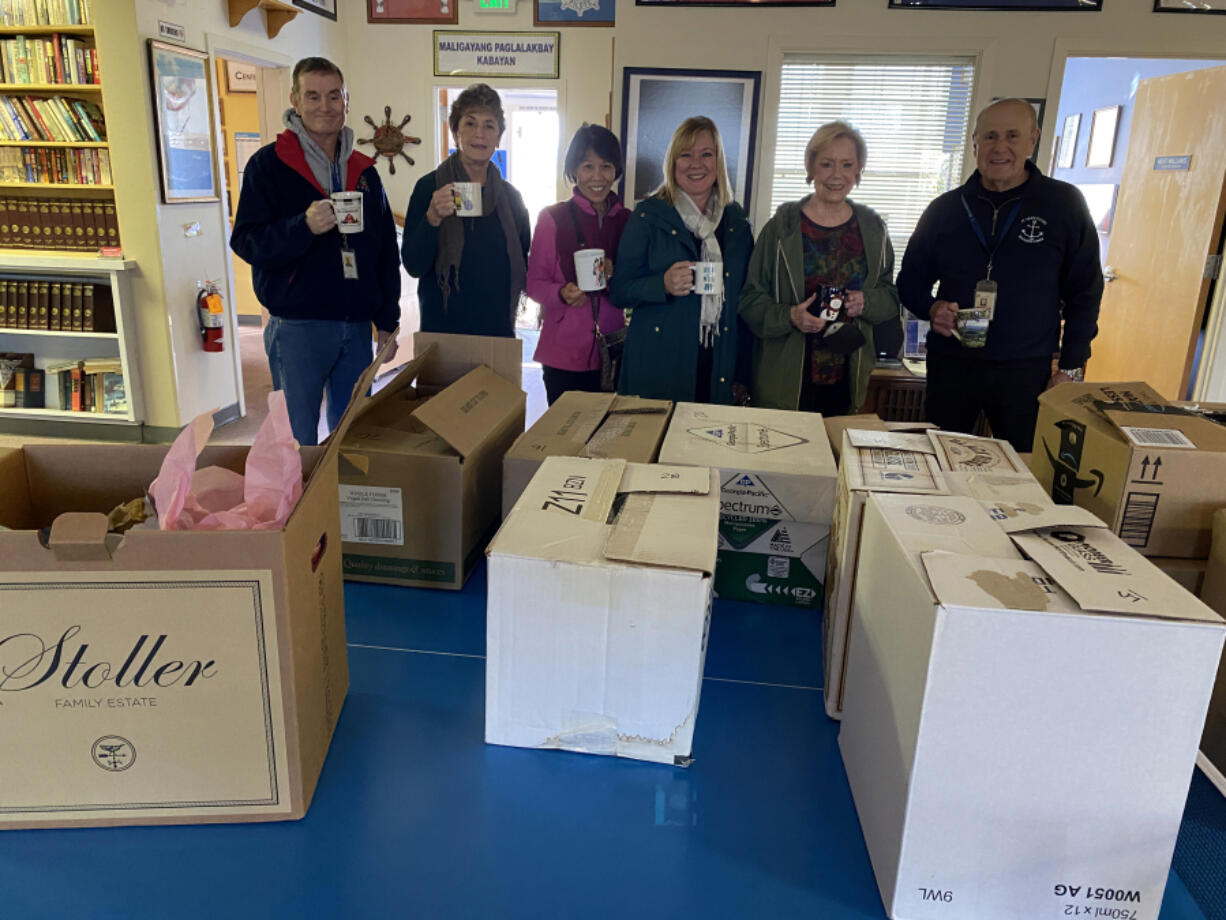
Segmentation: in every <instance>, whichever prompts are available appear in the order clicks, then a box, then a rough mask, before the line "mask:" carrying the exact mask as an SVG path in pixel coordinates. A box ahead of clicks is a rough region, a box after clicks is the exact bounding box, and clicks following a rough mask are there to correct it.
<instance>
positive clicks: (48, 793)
mask: <svg viewBox="0 0 1226 920" xmlns="http://www.w3.org/2000/svg"><path fill="white" fill-rule="evenodd" d="M375 370H376V368H375V366H374V365H372V366H371V368H369V369H368V370H367V372H366V374H365V375H364V377H363V378H362V380H361V381H359V384H358V386H359V387H360V388H361V389H362V390H364V389H365V388H366V387H367V386H369V384H370V380H371V379H372V378H373V376H374V373H375ZM351 419H352V413H346V415H345V416H344V418H342V420H341V422H340V425H339V427H338V433H339V434H341V435H343V429H344V428H345V427H347V426H348V424H349V422H350V420H351ZM167 450H168V448H167V447H165V446H155V445H93V444H67V445H53V444H37V445H27V446H26V447H24V448H16V449H3V450H0V733H2V736H3V737H4V738H5V739H6V743H5V744H2V745H0V827H6V828H19V827H54V826H86V825H119V824H196V823H213V822H233V821H277V820H286V819H294V818H301V817H302V816H303V815H304V814H306V811H307V808H308V806H309V805H310V802H311V798H312V795H313V794H314V791H315V784H316V782H317V781H318V779H319V773H320V770H321V769H322V767H323V762H324V758H325V756H326V755H327V752H328V746H329V744H330V743H331V740H332V733H333V731H334V729H335V727H336V723H337V719H338V718H339V716H340V711H341V706H342V704H343V703H344V701H345V694H346V692H347V690H348V686H349V670H348V664H347V658H346V651H345V614H344V594H343V584H342V577H341V554H340V547H341V539H340V515H339V510H338V506H337V494H336V476H337V473H336V446H335V443H334V444H333V445H331V446H325V447H309V448H302V450H301V456H302V464H303V473H304V476H305V477H306V481H305V485H304V487H303V492H302V496H301V498H300V499H299V501H298V504H297V506H296V507H295V508H294V510H293V512H292V513H291V514H290V516H289V519H288V520H287V521H286V523H285V525H284V526H283V527H282V528H281V529H278V530H210V531H204V530H170V531H163V530H157V529H133V530H129V531H127V532H126V533H125V534H123V535H115V534H109V535H108V533H107V518H106V516H107V514H108V513H109V512H110V511H111V510H112V509H114V508H115V507H116V506H117V505H119V504H122V503H124V502H128V501H130V500H132V499H134V498H140V497H141V496H143V495H144V494H145V492H146V490H147V489H148V488H149V485H150V483H152V482H153V480H154V479H155V478H156V477H157V476H158V472H159V470H160V468H161V465H162V460H163V458H164V457H165V455H166V453H167ZM247 450H248V449H247V447H245V446H229V447H226V446H219V447H206V448H205V449H204V451H203V453H201V455H200V457H199V460H198V468H203V467H206V466H221V467H225V468H227V469H230V470H234V471H235V472H238V473H242V472H243V470H244V464H245V461H246V458H247ZM18 741H19V742H20V743H18Z"/></svg>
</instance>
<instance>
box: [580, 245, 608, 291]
mask: <svg viewBox="0 0 1226 920" xmlns="http://www.w3.org/2000/svg"><path fill="white" fill-rule="evenodd" d="M575 283H576V284H578V285H579V290H581V291H603V290H604V289H605V286H606V284H607V283H608V279H607V278H605V273H604V250H603V249H580V250H579V251H577V252H576V253H575Z"/></svg>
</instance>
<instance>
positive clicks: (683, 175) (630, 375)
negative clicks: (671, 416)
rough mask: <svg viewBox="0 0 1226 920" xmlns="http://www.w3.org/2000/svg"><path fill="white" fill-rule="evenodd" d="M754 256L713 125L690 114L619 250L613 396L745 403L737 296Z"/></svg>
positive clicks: (744, 337) (744, 338) (743, 336)
mask: <svg viewBox="0 0 1226 920" xmlns="http://www.w3.org/2000/svg"><path fill="white" fill-rule="evenodd" d="M752 252H753V233H752V231H751V230H750V227H749V221H748V220H747V219H746V217H745V211H744V209H743V208H741V206H740V205H739V204H737V203H736V202H735V201H733V200H732V184H731V182H730V180H729V178H728V168H727V166H726V164H725V162H724V148H723V145H722V144H721V142H720V137H719V129H718V128H717V127H716V126H715V122H713V121H712V120H711V119H710V118H706V117H705V116H696V117H693V118H687V119H686V120H685V121H683V122H682V123H681V125H680V127H678V128H677V130H676V131H675V132H674V133H673V137H672V140H671V141H670V142H669V145H668V150H667V151H666V152H665V155H664V176H663V181H662V182H661V183H660V186H659V187H658V188H657V189H656V190H655V191H654V192H653V193H652V194H651V196H650V197H648V198H646V199H644V200H643V201H642V202H640V203H639V205H638V207H636V208H635V210H634V216H633V217H631V218H630V222H629V224H628V225H627V226H626V232H625V233H624V234H622V240H621V245H620V246H619V247H618V250H617V274H616V275H614V276H613V285H612V290H613V302H614V303H615V304H616V305H617V306H618V307H621V308H622V309H624V310H633V311H634V312H633V315H632V318H631V321H630V327H629V331H628V335H627V337H626V350H625V356H624V358H623V361H622V371H621V380H620V382H619V384H618V388H617V391H618V392H619V393H626V394H632V395H636V396H645V397H652V398H656V399H671V400H674V401H684V402H711V403H725V404H731V403H737V404H742V405H743V404H744V403H746V402H748V396H749V391H748V387H747V386H746V384H747V383H748V382H749V375H750V361H749V352H748V349H747V345H748V342H749V334H748V332H747V331H746V330H744V328H743V326H742V323H741V321H740V319H739V318H738V316H737V302H738V297H739V295H740V291H741V285H742V284H743V283H744V281H745V271H746V268H747V266H748V264H749V256H750V253H752ZM716 266H718V267H716ZM717 278H718V280H719V283H720V286H721V287H722V290H717V289H716V282H715V279H717ZM700 282H701V284H702V286H701V287H699V284H700Z"/></svg>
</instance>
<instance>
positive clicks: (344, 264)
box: [341, 249, 358, 281]
mask: <svg viewBox="0 0 1226 920" xmlns="http://www.w3.org/2000/svg"><path fill="white" fill-rule="evenodd" d="M341 271H343V272H344V273H345V277H346V278H349V279H352V280H354V281H356V280H357V277H358V254H357V253H356V252H354V251H353V250H352V249H342V250H341Z"/></svg>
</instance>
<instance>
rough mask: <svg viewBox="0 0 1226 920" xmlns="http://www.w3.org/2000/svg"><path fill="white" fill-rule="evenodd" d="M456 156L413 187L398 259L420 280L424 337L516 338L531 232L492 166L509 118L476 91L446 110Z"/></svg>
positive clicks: (513, 193)
mask: <svg viewBox="0 0 1226 920" xmlns="http://www.w3.org/2000/svg"><path fill="white" fill-rule="evenodd" d="M448 124H449V125H450V127H451V133H452V136H453V137H454V138H455V142H456V148H457V149H456V152H455V153H453V154H452V155H451V156H450V157H448V158H447V159H446V160H444V161H443V162H442V163H441V164H439V166H438V168H437V169H436V170H434V172H432V173H427V174H426V175H424V176H422V177H421V179H419V180H418V181H417V185H416V186H415V187H414V188H413V195H412V197H410V199H409V206H408V209H407V211H406V212H405V217H404V240H403V242H402V244H401V247H400V257H401V260H402V261H403V263H404V267H405V270H406V271H407V272H408V273H409V274H410V275H412V276H413V277H414V278H417V279H418V284H417V299H418V302H419V304H420V306H421V330H422V331H423V332H447V333H458V334H462V335H492V336H504V337H512V336H514V335H515V317H516V315H517V313H518V312H519V303H520V297H521V296H522V294H523V292H524V284H525V276H526V273H527V258H528V244H529V243H530V242H531V236H532V230H531V226H530V224H529V222H528V210H527V208H525V207H524V200H523V198H522V197H520V194H519V192H518V191H517V190H516V188H515V186H513V185H511V183H510V182H507V181H506V179H504V178H503V177H502V173H501V172H500V171H499V168H498V165H497V164H496V163H495V162H493V160H494V154H495V152H496V151H497V150H498V144H499V141H500V140H501V139H502V133H503V131H505V130H506V127H507V122H506V116H505V115H504V114H503V111H502V101H501V100H500V99H499V97H498V93H497V92H496V91H495V90H494V89H493V88H492V87H489V86H487V85H486V84H484V83H474V84H473V85H472V86H470V87H468V89H466V90H464V91H463V92H462V93H460V94H459V95H458V96H457V97H456V98H455V101H454V102H453V103H452V104H451V112H450V116H449V118H448Z"/></svg>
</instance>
